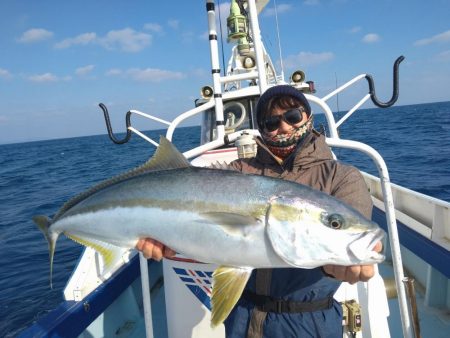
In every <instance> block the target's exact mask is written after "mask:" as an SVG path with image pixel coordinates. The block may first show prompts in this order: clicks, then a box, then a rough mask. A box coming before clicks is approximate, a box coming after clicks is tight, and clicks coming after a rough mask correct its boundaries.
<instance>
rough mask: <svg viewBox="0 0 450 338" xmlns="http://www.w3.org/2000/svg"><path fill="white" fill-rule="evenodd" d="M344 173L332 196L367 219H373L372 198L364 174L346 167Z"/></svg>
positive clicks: (340, 176)
mask: <svg viewBox="0 0 450 338" xmlns="http://www.w3.org/2000/svg"><path fill="white" fill-rule="evenodd" d="M343 171H344V172H343V173H342V174H341V175H338V177H339V179H338V180H337V181H336V182H335V184H333V190H332V191H331V195H333V196H334V197H336V198H338V199H340V200H341V201H343V202H345V203H347V204H349V205H351V206H352V207H353V208H355V209H356V210H358V211H359V212H360V213H361V214H363V215H364V216H365V217H367V218H368V219H370V218H371V217H372V207H373V203H372V198H371V197H370V193H369V189H368V187H367V185H366V182H365V181H364V178H363V176H362V174H361V173H360V172H359V170H357V169H356V168H354V167H349V166H345V169H344V170H343Z"/></svg>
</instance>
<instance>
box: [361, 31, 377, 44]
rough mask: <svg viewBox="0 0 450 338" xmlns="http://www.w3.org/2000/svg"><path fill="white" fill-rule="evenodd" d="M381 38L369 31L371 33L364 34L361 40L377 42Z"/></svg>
mask: <svg viewBox="0 0 450 338" xmlns="http://www.w3.org/2000/svg"><path fill="white" fill-rule="evenodd" d="M380 40H381V38H380V36H379V35H378V34H375V33H369V34H366V35H364V37H363V38H362V40H361V41H362V42H364V43H375V42H378V41H380Z"/></svg>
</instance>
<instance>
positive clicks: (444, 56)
mask: <svg viewBox="0 0 450 338" xmlns="http://www.w3.org/2000/svg"><path fill="white" fill-rule="evenodd" d="M435 59H436V60H437V61H440V62H449V61H450V50H446V51H444V52H441V53H439V54H437V55H436V57H435Z"/></svg>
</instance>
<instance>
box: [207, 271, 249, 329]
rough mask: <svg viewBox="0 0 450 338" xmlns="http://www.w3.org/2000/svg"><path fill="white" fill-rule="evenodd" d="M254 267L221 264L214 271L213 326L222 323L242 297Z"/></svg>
mask: <svg viewBox="0 0 450 338" xmlns="http://www.w3.org/2000/svg"><path fill="white" fill-rule="evenodd" d="M252 270H253V268H236V267H228V266H220V267H218V268H217V269H216V270H215V271H214V273H213V288H212V296H211V305H212V314H211V326H212V327H215V326H217V325H219V324H221V323H222V322H223V321H224V320H225V319H226V318H227V317H228V315H229V314H230V312H231V310H232V309H233V307H234V306H235V305H236V303H237V301H238V300H239V298H240V297H241V294H242V291H244V287H245V285H246V284H247V281H248V279H249V278H250V275H251V273H252Z"/></svg>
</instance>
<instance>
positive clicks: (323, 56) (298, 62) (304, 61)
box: [283, 52, 334, 68]
mask: <svg viewBox="0 0 450 338" xmlns="http://www.w3.org/2000/svg"><path fill="white" fill-rule="evenodd" d="M333 59H334V54H333V53H332V52H323V53H312V52H300V53H298V54H296V55H289V56H288V57H286V58H285V59H284V60H283V63H284V66H285V67H287V68H298V67H304V66H315V65H318V64H322V63H325V62H328V61H331V60H333Z"/></svg>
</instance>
